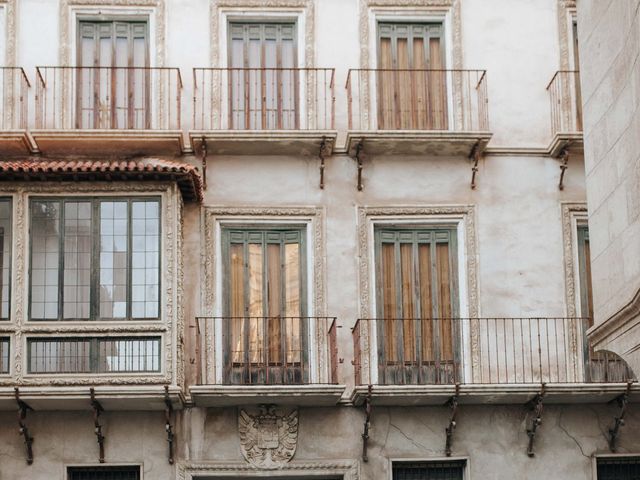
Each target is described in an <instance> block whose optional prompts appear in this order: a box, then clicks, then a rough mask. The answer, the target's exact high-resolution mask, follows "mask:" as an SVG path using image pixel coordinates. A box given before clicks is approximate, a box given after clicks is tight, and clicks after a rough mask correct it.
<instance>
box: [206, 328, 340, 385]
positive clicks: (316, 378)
mask: <svg viewBox="0 0 640 480" xmlns="http://www.w3.org/2000/svg"><path fill="white" fill-rule="evenodd" d="M337 328H338V324H337V319H336V318H335V317H304V316H302V317H298V316H257V317H256V316H251V317H249V316H247V317H237V316H236V317H234V316H227V317H206V316H204V317H203V316H199V317H196V350H197V352H196V376H197V382H198V384H200V385H208V384H226V385H304V384H335V383H337V381H338V378H337V336H336V335H337V334H336V329H337ZM311 338H313V339H319V338H325V340H324V341H321V342H317V343H318V344H316V342H313V341H312V342H309V339H311Z"/></svg>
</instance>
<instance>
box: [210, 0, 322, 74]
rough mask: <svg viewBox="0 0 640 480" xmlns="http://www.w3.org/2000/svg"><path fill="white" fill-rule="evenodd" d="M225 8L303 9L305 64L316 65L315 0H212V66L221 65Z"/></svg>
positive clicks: (308, 65)
mask: <svg viewBox="0 0 640 480" xmlns="http://www.w3.org/2000/svg"><path fill="white" fill-rule="evenodd" d="M224 8H234V9H242V8H247V9H252V10H265V11H276V12H277V11H281V10H286V9H302V10H303V12H304V16H305V32H304V38H305V45H304V51H305V55H304V58H305V65H306V66H307V67H309V68H313V67H315V55H314V51H315V48H314V45H315V18H314V17H315V0H211V7H210V31H211V37H210V38H211V66H212V67H217V66H219V65H220V43H219V42H220V10H221V9H224Z"/></svg>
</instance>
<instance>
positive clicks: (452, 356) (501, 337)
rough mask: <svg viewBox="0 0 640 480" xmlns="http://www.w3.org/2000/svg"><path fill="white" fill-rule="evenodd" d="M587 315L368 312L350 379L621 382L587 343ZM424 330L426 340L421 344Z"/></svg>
mask: <svg viewBox="0 0 640 480" xmlns="http://www.w3.org/2000/svg"><path fill="white" fill-rule="evenodd" d="M589 326H590V320H589V319H588V318H563V317H519V318H512V317H494V318H368V319H359V320H358V321H357V322H356V323H355V325H354V326H353V328H352V339H353V342H354V352H355V353H354V362H353V363H354V369H355V371H354V374H355V382H356V384H371V383H373V384H455V383H460V384H539V383H543V382H544V383H599V382H602V383H609V382H626V381H628V380H630V379H633V378H634V375H633V372H632V371H631V370H630V369H629V367H628V366H627V364H626V363H625V362H624V360H622V359H621V358H620V357H618V356H617V355H615V354H613V353H610V352H594V351H593V350H592V349H591V348H590V347H589V345H588V343H587V339H586V331H587V328H588V327H589ZM422 335H428V337H429V339H430V341H429V342H423V341H422ZM443 339H445V340H443Z"/></svg>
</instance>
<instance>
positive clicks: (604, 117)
mask: <svg viewBox="0 0 640 480" xmlns="http://www.w3.org/2000/svg"><path fill="white" fill-rule="evenodd" d="M639 8H640V2H638V1H637V0H623V1H612V0H604V1H603V0H586V1H581V2H580V3H579V6H578V15H579V29H580V38H581V42H582V44H581V47H582V50H581V51H582V52H583V53H582V54H581V77H582V95H583V103H584V136H585V151H586V156H585V167H586V175H587V191H588V199H589V213H590V216H589V226H590V232H591V233H590V234H591V245H592V266H593V285H594V286H593V290H594V308H595V320H596V323H597V324H599V327H598V328H597V329H596V330H595V331H594V332H593V338H594V340H595V341H596V342H597V344H598V346H599V347H601V348H607V349H610V350H613V351H615V352H617V353H619V354H621V355H623V356H624V357H625V358H627V359H628V360H629V361H631V362H632V366H634V367H635V368H636V370H637V369H638V368H640V350H639V349H638V347H640V328H639V327H638V322H639V321H640V319H639V318H638V311H637V310H638V300H639V297H638V296H637V294H638V292H639V289H640V162H639V160H638V157H639V155H640V139H639V137H638V126H639V125H640V112H639V111H638V108H637V107H638V105H640V92H639V90H638V85H639V84H640V62H638V55H639V54H640V15H639V11H638V9H639Z"/></svg>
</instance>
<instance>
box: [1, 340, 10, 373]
mask: <svg viewBox="0 0 640 480" xmlns="http://www.w3.org/2000/svg"><path fill="white" fill-rule="evenodd" d="M0 373H9V339H8V338H0Z"/></svg>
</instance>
